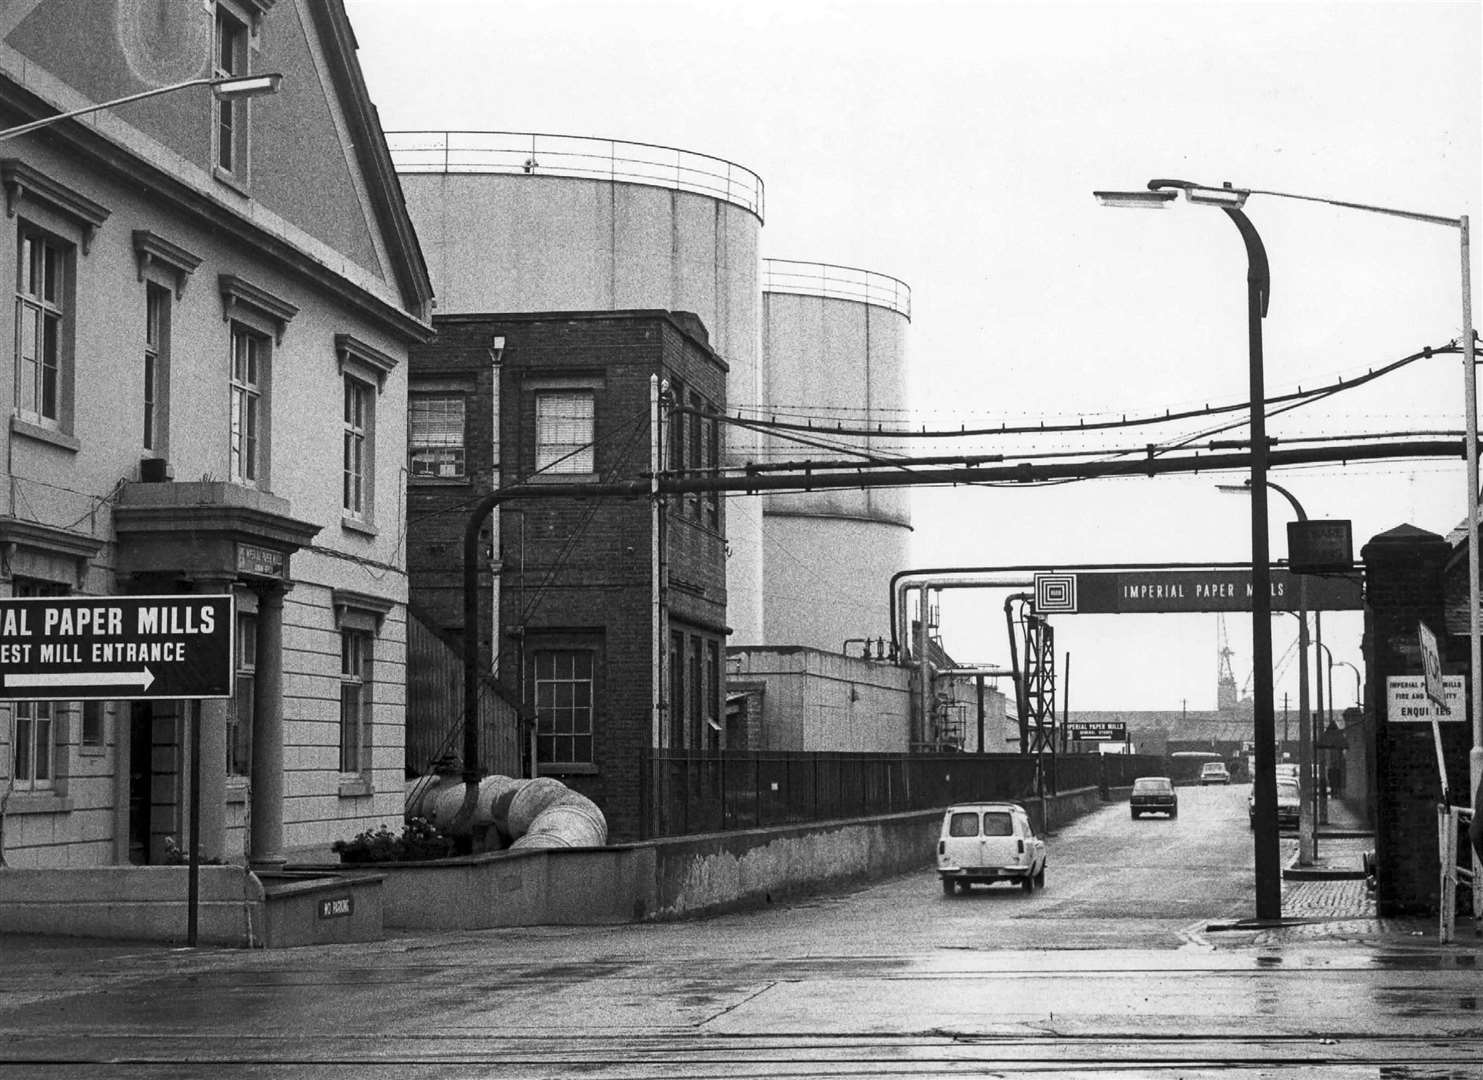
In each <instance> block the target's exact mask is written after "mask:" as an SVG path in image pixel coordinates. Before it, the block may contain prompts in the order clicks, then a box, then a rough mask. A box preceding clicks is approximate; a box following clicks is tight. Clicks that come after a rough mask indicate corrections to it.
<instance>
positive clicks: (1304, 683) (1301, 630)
mask: <svg viewBox="0 0 1483 1080" xmlns="http://www.w3.org/2000/svg"><path fill="white" fill-rule="evenodd" d="M1215 486H1216V489H1217V490H1219V491H1227V492H1233V493H1235V494H1240V495H1250V494H1251V482H1250V481H1249V480H1248V481H1246V482H1245V483H1242V484H1216V485H1215ZM1267 490H1269V491H1275V492H1277V494H1279V495H1281V496H1282V497H1283V498H1284V499H1286V500H1287V503H1288V505H1289V506H1291V507H1292V511H1293V514H1294V515H1295V516H1296V517H1297V519H1298V520H1299V521H1300V522H1301V521H1307V520H1308V511H1306V510H1304V509H1303V504H1302V503H1300V502H1298V499H1297V496H1296V495H1294V494H1293V493H1292V492H1291V491H1288V490H1287V488H1285V487H1283V486H1282V485H1281V484H1277V483H1273V482H1272V481H1271V480H1268V481H1267ZM1295 576H1296V577H1297V579H1298V610H1297V612H1296V614H1297V617H1298V657H1299V661H1298V865H1299V866H1312V865H1313V864H1314V863H1315V862H1316V861H1317V860H1318V832H1317V829H1316V828H1315V827H1314V814H1313V734H1312V731H1313V729H1312V716H1311V714H1310V713H1309V711H1308V575H1307V574H1297V575H1295ZM1319 644H1320V645H1322V644H1323V638H1322V634H1320V635H1319ZM1318 699H1319V701H1322V700H1323V678H1322V676H1320V677H1319V683H1318Z"/></svg>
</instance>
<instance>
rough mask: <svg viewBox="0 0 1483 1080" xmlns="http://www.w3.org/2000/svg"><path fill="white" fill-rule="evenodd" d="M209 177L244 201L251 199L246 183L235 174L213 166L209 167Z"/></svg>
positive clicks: (218, 166)
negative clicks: (214, 178) (212, 177)
mask: <svg viewBox="0 0 1483 1080" xmlns="http://www.w3.org/2000/svg"><path fill="white" fill-rule="evenodd" d="M211 175H212V176H214V177H216V180H217V182H218V183H220V184H222V185H223V186H225V187H229V188H231V189H232V190H233V191H235V192H236V193H237V194H238V195H241V196H242V197H243V198H244V199H250V198H252V192H251V191H250V190H249V189H248V187H247V182H246V181H245V180H243V179H242V178H241V177H240V176H238V175H237V174H236V173H232V172H227V170H225V169H223V168H222V167H221V166H220V165H213V166H212V167H211Z"/></svg>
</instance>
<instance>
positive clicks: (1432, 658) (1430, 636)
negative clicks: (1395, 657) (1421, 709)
mask: <svg viewBox="0 0 1483 1080" xmlns="http://www.w3.org/2000/svg"><path fill="white" fill-rule="evenodd" d="M1416 641H1417V643H1418V644H1419V645H1420V646H1421V673H1422V686H1423V687H1424V688H1425V690H1426V696H1427V697H1428V698H1429V699H1430V700H1431V701H1432V702H1433V703H1434V704H1437V705H1440V706H1442V708H1444V709H1445V708H1446V707H1447V695H1446V691H1445V690H1444V689H1443V686H1442V654H1441V652H1440V651H1439V650H1438V649H1437V635H1436V634H1434V633H1432V631H1431V627H1429V626H1427V625H1426V623H1424V622H1419V623H1417V624H1416Z"/></svg>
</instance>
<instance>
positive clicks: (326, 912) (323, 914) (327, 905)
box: [319, 894, 355, 919]
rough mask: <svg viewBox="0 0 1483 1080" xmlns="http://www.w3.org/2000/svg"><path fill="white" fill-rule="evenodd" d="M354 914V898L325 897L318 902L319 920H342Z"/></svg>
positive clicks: (346, 896) (348, 896)
mask: <svg viewBox="0 0 1483 1080" xmlns="http://www.w3.org/2000/svg"><path fill="white" fill-rule="evenodd" d="M354 914H355V897H353V896H350V895H348V894H347V895H345V896H326V897H325V898H324V899H323V900H321V901H320V902H319V917H320V918H321V919H344V918H348V917H349V916H351V915H354Z"/></svg>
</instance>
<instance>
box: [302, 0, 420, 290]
mask: <svg viewBox="0 0 1483 1080" xmlns="http://www.w3.org/2000/svg"><path fill="white" fill-rule="evenodd" d="M305 6H306V7H307V8H308V10H309V13H310V15H311V16H312V17H313V19H314V26H315V29H316V30H317V31H318V32H319V37H320V42H321V45H322V46H323V48H324V51H325V56H326V58H327V60H328V61H329V63H330V65H331V77H332V78H333V80H334V83H335V89H336V91H337V92H338V94H339V99H340V104H341V107H342V108H343V109H344V111H345V118H346V122H347V123H348V124H349V126H350V137H351V140H352V142H353V143H354V144H355V151H356V157H357V160H358V162H359V164H360V167H361V169H362V171H363V173H364V176H365V181H366V185H367V187H368V189H369V191H370V196H371V200H372V203H373V204H374V207H375V210H376V215H377V218H378V219H379V221H380V223H381V225H382V227H383V229H384V230H385V238H386V242H387V243H388V244H389V245H390V247H391V255H392V262H393V264H394V265H395V267H396V271H397V285H398V288H399V289H400V290H401V293H402V297H403V301H404V303H405V304H406V305H407V308H408V310H409V311H412V312H414V313H416V314H417V315H418V316H419V317H420V318H422V319H427V318H428V317H429V316H430V315H431V310H430V309H431V302H432V296H433V287H432V279H431V278H430V277H429V275H428V272H427V261H426V259H424V258H423V255H422V247H421V245H420V244H419V243H418V242H417V231H416V229H414V228H413V226H412V219H411V217H410V216H409V215H408V213H407V204H406V200H405V198H404V196H403V194H402V185H401V181H400V180H398V179H397V174H396V170H395V169H394V168H393V167H392V163H391V152H390V151H389V150H388V149H387V146H386V135H385V133H384V131H383V130H382V127H381V119H380V116H379V114H378V113H377V112H376V106H375V105H374V104H372V102H371V97H370V94H369V92H368V91H367V89H366V81H365V77H364V75H363V74H362V73H361V68H360V59H359V57H358V55H357V51H356V50H357V48H358V46H357V44H356V40H355V31H354V30H352V29H351V26H350V17H349V16H348V15H347V14H346V12H345V4H344V2H343V0H311V2H310V3H308V4H306V5H305Z"/></svg>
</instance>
